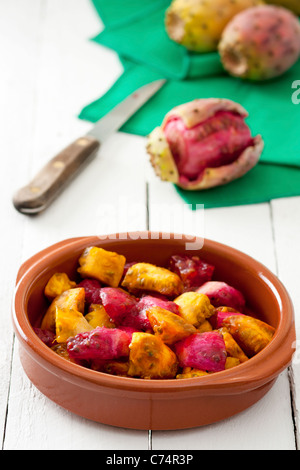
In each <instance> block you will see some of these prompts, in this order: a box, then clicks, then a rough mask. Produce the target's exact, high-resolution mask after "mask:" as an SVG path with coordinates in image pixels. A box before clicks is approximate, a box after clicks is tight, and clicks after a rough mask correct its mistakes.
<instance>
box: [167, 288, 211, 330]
mask: <svg viewBox="0 0 300 470" xmlns="http://www.w3.org/2000/svg"><path fill="white" fill-rule="evenodd" d="M174 302H175V303H176V304H177V305H178V307H179V312H180V316H181V317H182V318H184V319H185V321H187V322H188V323H191V324H192V325H194V326H196V327H198V326H200V325H201V323H203V322H204V321H205V320H206V319H207V318H209V317H211V315H213V314H214V311H215V310H214V307H213V306H212V304H211V303H210V300H209V298H208V297H207V295H204V294H201V293H199V292H185V293H183V294H181V295H180V296H179V297H177V298H176V299H175V300H174Z"/></svg>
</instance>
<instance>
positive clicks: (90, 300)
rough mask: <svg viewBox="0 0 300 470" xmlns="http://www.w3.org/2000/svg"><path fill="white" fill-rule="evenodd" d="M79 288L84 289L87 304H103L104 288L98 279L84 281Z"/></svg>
mask: <svg viewBox="0 0 300 470" xmlns="http://www.w3.org/2000/svg"><path fill="white" fill-rule="evenodd" d="M77 287H83V288H84V290H85V301H86V303H87V304H101V297H100V290H101V287H102V286H101V284H100V282H99V281H97V279H84V280H83V281H81V282H80V283H79V284H78V285H77Z"/></svg>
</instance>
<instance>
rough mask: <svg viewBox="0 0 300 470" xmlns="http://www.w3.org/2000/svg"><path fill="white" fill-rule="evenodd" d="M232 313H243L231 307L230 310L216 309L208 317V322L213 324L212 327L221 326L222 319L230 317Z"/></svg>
mask: <svg viewBox="0 0 300 470" xmlns="http://www.w3.org/2000/svg"><path fill="white" fill-rule="evenodd" d="M232 315H244V314H243V313H240V312H237V311H236V310H235V309H231V311H229V310H227V311H221V310H217V312H216V313H215V314H214V315H212V316H211V317H210V319H209V322H210V323H211V325H212V326H213V328H214V329H216V330H217V329H218V328H222V326H223V321H224V320H225V318H227V317H230V316H232Z"/></svg>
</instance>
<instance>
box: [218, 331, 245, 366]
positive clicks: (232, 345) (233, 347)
mask: <svg viewBox="0 0 300 470" xmlns="http://www.w3.org/2000/svg"><path fill="white" fill-rule="evenodd" d="M219 331H220V333H221V334H222V336H223V339H224V342H225V347H226V352H227V354H228V356H230V357H235V358H237V359H238V360H239V362H246V361H248V357H247V356H246V354H245V353H244V351H243V350H242V349H241V348H240V346H239V345H238V344H237V342H236V341H235V340H234V338H233V336H232V335H231V334H230V333H229V331H228V330H227V328H225V327H222V328H220V329H219Z"/></svg>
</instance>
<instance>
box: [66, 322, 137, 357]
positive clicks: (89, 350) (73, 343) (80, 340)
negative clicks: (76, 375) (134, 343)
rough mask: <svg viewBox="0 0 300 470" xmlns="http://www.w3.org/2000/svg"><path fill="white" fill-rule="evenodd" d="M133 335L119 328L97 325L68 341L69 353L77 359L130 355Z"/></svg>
mask: <svg viewBox="0 0 300 470" xmlns="http://www.w3.org/2000/svg"><path fill="white" fill-rule="evenodd" d="M130 342H131V335H130V334H129V333H127V332H126V331H123V330H119V329H117V328H105V327H99V326H98V327H97V328H95V329H94V330H92V331H87V332H84V333H79V334H78V335H76V336H74V337H72V338H69V339H68V341H67V350H68V354H69V356H70V357H71V358H72V359H75V360H80V361H81V360H87V361H88V360H112V359H117V358H119V357H126V356H128V355H129V344H130Z"/></svg>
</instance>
